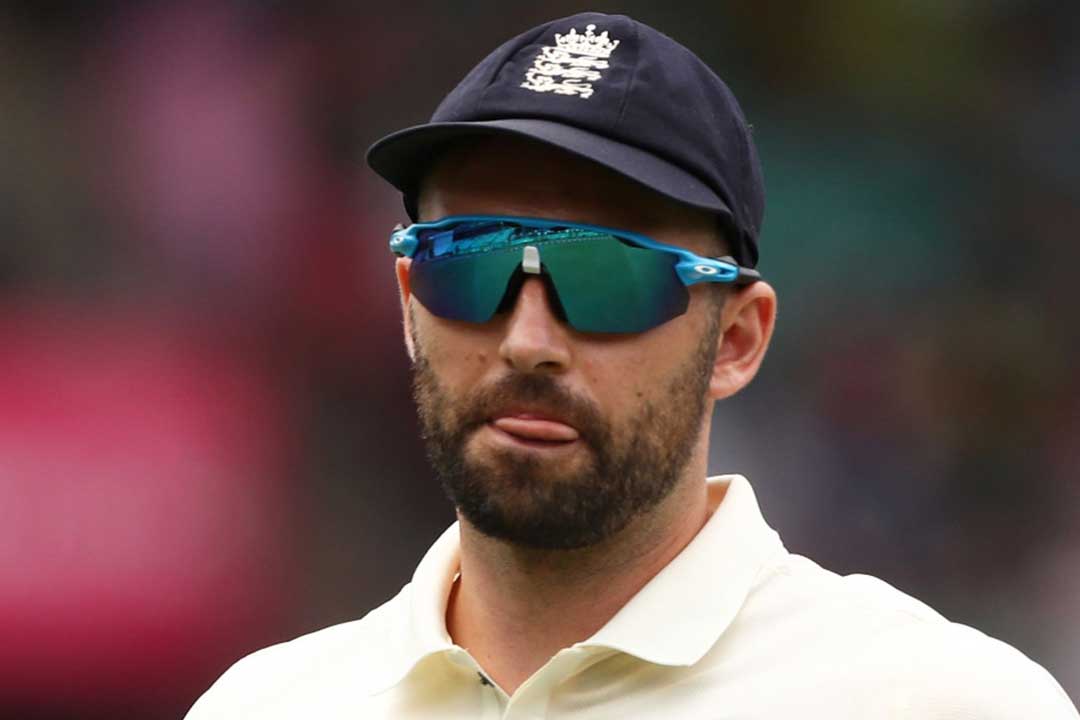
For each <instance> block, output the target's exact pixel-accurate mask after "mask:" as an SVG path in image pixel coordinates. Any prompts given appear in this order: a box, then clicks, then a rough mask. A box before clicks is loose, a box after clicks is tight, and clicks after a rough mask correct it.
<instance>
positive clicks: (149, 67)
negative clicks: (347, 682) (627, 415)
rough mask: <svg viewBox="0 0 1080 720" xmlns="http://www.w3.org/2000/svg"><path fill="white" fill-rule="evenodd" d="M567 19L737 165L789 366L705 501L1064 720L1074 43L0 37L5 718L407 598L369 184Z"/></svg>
mask: <svg viewBox="0 0 1080 720" xmlns="http://www.w3.org/2000/svg"><path fill="white" fill-rule="evenodd" d="M583 9H597V10H602V11H608V12H625V13H627V14H630V15H633V16H635V17H637V18H638V19H640V20H643V21H645V22H648V23H650V24H652V25H654V26H655V27H657V28H659V29H661V30H663V31H664V32H666V33H668V34H670V35H672V36H673V37H675V38H677V39H678V40H680V41H681V42H683V43H684V44H686V45H687V46H689V47H690V48H691V49H693V50H694V51H695V52H697V53H698V54H699V55H701V56H702V57H703V58H705V59H706V60H707V61H708V62H709V63H710V64H711V65H712V66H713V67H714V68H715V69H716V70H717V71H718V73H719V74H720V75H721V76H722V77H724V78H725V79H726V80H727V81H728V82H729V84H730V85H731V86H732V88H733V89H734V91H735V93H736V94H737V95H738V96H739V97H740V99H741V101H742V103H743V106H744V108H745V110H746V112H747V115H748V117H749V118H750V120H751V122H752V124H753V125H754V129H755V135H756V138H757V141H758V143H759V147H760V150H761V153H762V156H763V161H764V166H765V176H766V187H767V190H768V210H767V215H766V223H765V231H764V234H763V238H762V242H761V245H762V262H761V265H760V267H761V270H762V272H763V273H764V275H765V276H766V277H767V278H768V279H769V280H770V281H771V282H772V283H773V284H774V285H775V286H776V287H777V290H778V292H779V295H780V316H779V327H778V334H777V337H776V338H775V341H774V346H773V349H772V351H771V353H770V357H769V358H768V360H767V361H766V365H765V368H764V370H763V372H762V375H761V376H760V377H759V378H758V380H757V381H756V382H755V384H754V385H753V386H752V387H751V388H750V389H749V390H748V391H747V392H746V393H744V394H743V395H742V396H740V397H737V398H735V399H732V400H731V401H728V402H726V403H724V404H722V405H721V406H720V407H719V408H718V410H717V416H716V418H715V422H714V439H713V457H712V458H711V459H710V470H712V471H713V472H742V473H745V474H747V475H748V476H749V477H750V479H751V481H752V482H753V483H754V486H755V488H756V489H757V491H758V494H759V496H760V498H761V501H762V505H763V509H764V512H765V515H766V518H767V519H768V520H769V521H770V522H771V523H772V524H773V526H774V527H776V528H777V529H778V530H779V531H780V532H781V535H782V537H784V539H785V541H786V544H787V545H788V547H789V548H790V549H792V550H793V551H795V552H799V553H803V554H806V555H809V556H810V557H812V558H814V559H815V560H817V561H819V562H820V563H821V564H823V565H825V566H826V567H829V568H831V569H834V570H837V571H839V572H844V573H851V572H867V573H871V574H875V575H879V576H881V577H883V578H884V579H886V580H887V581H889V582H891V583H892V584H894V585H896V586H898V587H899V588H901V589H902V590H905V591H907V592H910V593H912V594H914V595H916V596H917V597H919V598H921V599H923V600H925V601H927V602H929V603H930V604H931V605H933V606H934V607H936V608H937V609H939V610H940V611H942V612H943V613H944V614H945V615H946V616H948V617H949V618H951V619H953V620H957V621H960V622H964V623H968V624H972V625H975V626H977V627H979V628H980V629H983V630H985V631H987V632H989V633H990V634H993V635H995V636H997V637H1000V638H1002V639H1004V640H1006V641H1008V642H1010V643H1013V644H1015V645H1016V646H1017V647H1019V648H1020V649H1021V650H1023V651H1024V652H1026V653H1027V654H1029V655H1030V656H1032V657H1033V658H1035V659H1036V660H1038V661H1039V662H1041V663H1042V664H1044V665H1045V666H1046V667H1048V669H1050V670H1051V672H1053V673H1054V674H1055V676H1057V677H1058V679H1059V680H1060V681H1061V683H1062V684H1063V685H1064V686H1065V688H1066V690H1067V691H1068V692H1069V693H1070V695H1071V696H1072V697H1073V699H1074V701H1076V700H1078V699H1080V572H1078V568H1080V522H1078V520H1080V485H1078V483H1077V480H1080V379H1078V376H1077V374H1076V372H1074V369H1075V366H1076V364H1077V361H1078V360H1080V323H1078V322H1077V320H1076V313H1077V311H1076V308H1077V306H1078V304H1077V301H1076V299H1075V297H1074V295H1075V292H1074V285H1075V284H1076V280H1075V278H1074V274H1075V271H1076V268H1078V267H1080V234H1078V230H1077V229H1078V228H1080V142H1078V132H1077V128H1080V4H1077V3H1075V2H1064V1H1061V0H997V1H996V2H973V1H970V0H955V1H954V2H948V3H933V2H914V3H911V2H897V1H896V0H869V1H868V0H830V1H829V2H817V1H811V0H799V1H798V2H791V3H752V2H745V1H743V0H730V1H729V2H719V3H718V2H709V3H706V2H700V1H696V0H695V1H693V2H690V1H688V2H684V3H678V4H670V3H669V4H656V3H651V2H645V1H644V0H639V1H636V2H622V3H614V2H596V3H591V4H585V3H581V2H571V1H570V0H552V1H550V2H546V3H543V4H536V5H528V4H507V3H496V2H468V3H436V2H418V3H388V4H386V5H385V6H380V7H374V6H372V5H370V4H368V3H348V2H321V3H311V2H305V3H301V2H288V1H287V0H277V1H271V0H261V1H256V0H246V1H241V0H231V1H228V2H223V1H221V0H205V1H203V2H199V1H190V2H158V3H140V2H134V1H133V0H132V1H128V2H124V1H120V0H112V1H111V2H99V3H92V4H86V3H77V2H72V1H67V2H65V1H64V0H49V1H48V2H34V1H32V0H9V1H8V2H7V3H4V4H3V6H2V7H0V715H2V716H4V717H20V718H28V719H29V720H34V719H38V720H60V719H68V718H97V717H102V718H104V717H109V718H115V717H139V718H149V719H151V720H153V719H155V718H162V719H164V718H175V717H179V716H181V715H182V714H183V712H184V711H185V710H186V708H187V707H188V706H189V705H190V704H191V703H192V702H193V701H194V700H195V698H196V697H197V695H198V694H199V693H200V692H201V691H202V690H203V689H205V687H206V686H208V685H209V683H210V682H211V681H212V680H213V679H214V678H215V677H216V676H217V675H219V674H220V673H221V672H222V671H224V669H225V668H226V667H227V666H228V665H229V664H230V663H231V662H233V661H234V660H236V659H237V658H239V657H240V656H241V655H243V654H246V653H247V652H249V651H251V650H253V649H255V648H257V647H260V646H263V645H267V644H270V643H273V642H279V641H282V640H286V639H289V638H291V637H294V636H296V635H298V634H300V633H303V632H307V631H310V630H313V629H316V628H319V627H323V626H325V625H329V624H332V623H335V622H340V621H343V620H347V619H351V618H356V617H359V616H361V615H363V614H364V613H365V612H366V611H368V610H370V609H371V608H373V607H375V606H376V605H378V604H379V603H381V602H382V601H383V600H385V599H387V598H388V597H390V596H391V595H392V594H393V593H394V592H396V590H397V589H398V588H399V587H400V586H401V584H403V583H404V582H407V581H408V578H409V576H410V575H411V572H412V568H413V567H414V565H415V562H416V561H417V559H418V558H419V557H420V555H421V554H422V553H423V551H424V549H426V547H427V546H428V545H429V544H430V542H431V541H432V540H433V539H434V537H435V536H436V535H437V533H438V532H439V531H440V530H441V529H442V528H443V527H445V525H446V524H447V523H449V522H450V521H451V520H452V513H451V509H450V507H449V505H448V504H447V503H446V501H445V500H444V499H443V497H442V494H441V491H440V490H439V489H438V487H437V482H436V481H435V480H434V479H433V478H432V477H431V472H430V470H429V469H428V467H427V465H426V463H425V461H424V457H423V448H422V446H421V444H420V442H419V440H418V439H417V431H416V421H415V415H414V411H413V406H412V402H411V399H410V391H409V371H408V367H407V359H406V357H405V354H404V351H403V349H402V345H401V339H400V308H399V304H398V300H397V296H396V287H395V284H394V279H393V275H392V273H391V272H390V269H391V259H390V256H389V253H388V251H387V249H386V239H387V236H388V231H389V229H390V228H391V227H392V226H393V225H394V223H396V222H398V221H400V220H403V219H404V213H403V212H402V209H401V204H400V198H399V197H398V196H396V195H395V193H394V192H392V190H391V189H390V188H388V187H387V186H385V185H383V184H382V183H381V181H378V180H377V179H376V178H374V177H373V176H372V175H371V174H370V173H369V172H367V171H366V169H365V167H364V166H363V161H362V158H363V151H364V149H365V148H366V146H367V145H368V144H369V143H370V142H372V141H373V140H375V139H376V138H378V137H379V136H381V135H382V134H385V133H386V132H389V131H391V130H394V129H398V128H400V127H404V126H407V125H410V124H416V123H420V122H423V121H424V120H426V118H427V115H429V114H430V112H431V110H432V109H433V108H434V105H435V104H436V102H437V101H438V100H439V99H441V97H442V96H443V95H444V94H445V93H446V92H447V91H448V90H449V89H450V88H451V87H453V85H454V84H455V83H456V82H457V80H458V79H459V78H460V77H461V76H462V75H463V74H464V73H465V72H466V71H467V70H468V69H469V68H471V67H472V65H473V64H475V63H476V62H477V61H478V60H479V59H480V58H481V57H483V56H484V55H485V54H486V53H487V52H488V51H489V50H490V49H492V48H493V47H494V46H495V45H496V44H498V43H500V42H501V41H503V40H504V39H506V38H508V37H510V36H511V35H513V34H516V33H517V32H520V31H521V30H524V29H525V28H527V27H530V26H532V25H534V24H537V23H539V22H541V21H543V20H546V19H550V18H552V17H558V16H561V15H568V14H571V13H573V12H577V11H580V10H583ZM687 111H688V112H692V111H693V109H692V108H688V109H687ZM1069 308H1073V309H1072V310H1070V309H1069Z"/></svg>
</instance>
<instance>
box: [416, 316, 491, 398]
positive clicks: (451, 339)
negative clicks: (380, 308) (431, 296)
mask: <svg viewBox="0 0 1080 720" xmlns="http://www.w3.org/2000/svg"><path fill="white" fill-rule="evenodd" d="M417 325H418V327H417V338H416V339H417V341H418V343H419V344H420V345H421V347H422V351H423V353H424V355H425V357H426V358H427V359H428V362H429V363H431V365H432V367H435V368H438V373H439V377H440V379H441V380H442V381H443V382H447V383H450V384H453V385H455V386H458V385H461V384H468V383H469V382H475V381H476V379H478V378H479V377H480V376H482V375H483V374H484V373H485V372H486V370H487V368H488V366H489V365H490V364H491V362H492V359H493V358H494V357H496V355H497V353H496V352H495V350H494V349H493V348H492V347H490V341H489V338H486V337H485V336H484V334H483V333H475V332H469V329H468V328H464V329H462V328H456V327H448V324H447V323H445V322H440V321H437V320H434V319H432V318H431V317H430V316H428V317H426V318H424V320H422V321H420V320H419V318H418V323H417Z"/></svg>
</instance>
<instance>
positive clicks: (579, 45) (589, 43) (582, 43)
mask: <svg viewBox="0 0 1080 720" xmlns="http://www.w3.org/2000/svg"><path fill="white" fill-rule="evenodd" d="M595 29H596V26H595V25H586V26H585V33H584V34H583V35H578V31H577V30H575V29H574V28H570V32H568V33H566V34H565V35H560V34H559V33H555V44H556V45H558V46H559V48H560V49H562V50H565V51H566V52H571V53H574V54H576V55H589V56H591V57H596V58H609V57H611V53H612V52H614V50H615V48H617V47H619V41H618V40H609V39H608V34H607V30H605V31H604V32H602V33H600V34H599V35H595V34H594V33H593V30H595Z"/></svg>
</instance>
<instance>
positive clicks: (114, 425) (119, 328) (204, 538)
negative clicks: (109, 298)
mask: <svg viewBox="0 0 1080 720" xmlns="http://www.w3.org/2000/svg"><path fill="white" fill-rule="evenodd" d="M0 347H2V348H3V352H2V353H0V568H2V572H0V637H2V638H4V640H3V642H2V643H0V678H3V681H2V684H0V706H8V707H31V706H33V705H34V704H35V703H37V704H40V703H47V704H50V705H69V706H72V707H83V708H86V707H94V706H95V704H96V703H98V702H99V701H100V700H101V699H102V698H112V699H113V702H115V701H119V700H120V699H122V702H123V703H124V704H125V705H127V706H129V707H140V706H151V705H153V704H155V703H156V704H158V705H160V704H161V702H162V700H163V699H165V698H170V697H173V698H175V700H176V702H181V701H182V700H186V699H187V697H188V696H189V695H190V692H191V688H192V687H195V686H197V685H198V683H199V682H203V683H205V682H208V681H209V680H210V677H208V673H211V672H217V671H218V670H219V669H220V667H221V666H223V665H224V664H227V663H228V662H229V661H230V660H231V659H232V658H233V657H235V655H236V654H237V652H238V650H237V648H246V647H249V646H251V645H252V644H253V643H257V642H259V641H265V634H266V632H267V630H268V628H273V627H277V626H278V625H279V624H280V622H281V618H282V617H283V616H285V615H287V613H288V612H289V611H290V608H291V607H292V604H293V602H294V598H291V597H288V596H285V595H283V594H282V592H281V588H283V587H288V580H289V578H287V577H285V576H286V575H288V574H289V572H290V569H291V568H293V567H294V564H293V563H290V562H288V560H289V557H288V556H289V555H290V553H291V551H292V548H293V547H294V545H295V538H294V532H295V530H296V528H295V523H293V522H290V521H289V520H287V512H288V511H289V508H290V504H291V503H292V499H291V498H290V491H289V488H288V487H287V486H286V485H285V483H284V480H285V478H286V477H287V473H288V471H289V467H290V463H291V462H292V459H291V455H292V453H293V451H294V448H291V447H290V446H289V444H288V442H287V437H288V434H287V432H285V430H286V428H285V425H286V423H287V422H288V418H287V417H286V416H285V415H284V412H283V407H282V404H281V403H280V401H279V399H278V398H277V397H276V395H275V391H274V388H273V386H271V385H270V384H268V383H267V378H266V373H265V372H264V371H263V370H262V369H261V368H260V367H259V366H258V363H256V362H252V361H251V360H245V355H244V354H243V353H238V352H235V349H234V348H230V347H228V346H227V345H226V344H224V343H223V342H222V341H221V340H220V339H215V338H214V337H213V336H212V335H210V334H208V333H206V332H204V331H202V332H199V331H194V330H187V329H185V328H184V326H183V325H182V324H179V323H176V322H167V323H162V322H161V319H160V318H155V317H152V316H149V315H147V314H138V313H135V312H133V311H131V310H126V311H123V312H116V313H109V312H104V313H103V312H95V313H87V311H86V308H70V307H55V306H53V307H41V306H38V307H33V308H20V307H7V308H5V309H4V310H3V312H2V314H0ZM211 668H213V669H212V670H211ZM58 694H59V695H60V696H61V697H58Z"/></svg>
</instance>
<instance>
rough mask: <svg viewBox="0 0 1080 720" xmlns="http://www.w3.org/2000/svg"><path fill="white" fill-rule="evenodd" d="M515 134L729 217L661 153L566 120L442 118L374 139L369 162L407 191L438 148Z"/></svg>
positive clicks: (721, 204) (413, 189)
mask: <svg viewBox="0 0 1080 720" xmlns="http://www.w3.org/2000/svg"><path fill="white" fill-rule="evenodd" d="M494 134H501V135H516V136H520V137H526V138H530V139H532V140H536V141H538V142H541V143H545V144H547V145H551V146H553V147H557V148H561V149H563V150H565V151H567V152H570V153H573V154H574V155H578V156H580V157H583V158H585V159H587V160H592V161H593V162H596V163H599V164H600V165H603V166H605V167H608V168H610V169H612V170H614V171H615V172H617V173H619V174H620V175H624V176H626V177H627V178H629V179H631V180H634V181H635V182H638V183H640V184H642V185H644V186H645V187H648V188H651V189H652V190H655V191H657V192H659V193H660V194H662V195H666V196H668V197H670V198H672V199H673V200H678V201H679V202H682V203H686V204H687V205H692V206H694V207H698V208H702V209H705V210H711V211H712V212H715V213H719V214H721V215H724V216H726V217H728V218H730V217H731V211H730V209H729V208H728V206H727V205H726V204H725V203H724V201H723V200H722V199H721V198H720V197H719V196H717V194H716V193H715V192H713V191H712V190H711V189H710V188H709V186H708V185H706V184H705V183H703V182H701V180H699V179H697V177H695V176H694V175H692V174H690V173H688V172H686V171H685V170H683V169H682V168H680V167H678V166H677V165H673V164H672V163H669V162H668V161H666V160H664V159H663V158H660V157H657V156H656V155H653V154H651V153H649V152H646V151H644V150H641V149H640V148H637V147H633V146H631V145H624V144H622V143H620V142H618V141H615V140H612V139H610V138H607V137H604V136H602V135H597V134H595V133H592V132H589V131H587V130H582V129H580V128H576V127H573V126H570V125H563V124H561V123H556V122H552V121H549V120H539V119H532V118H521V119H507V120H485V121H477V122H444V123H429V124H427V125H417V126H415V127H411V128H406V129H404V130H400V131H398V132H395V133H393V134H391V135H387V136H386V137H384V138H383V139H381V140H379V141H378V142H376V143H375V144H374V145H372V146H371V147H370V148H369V149H368V152H367V162H368V165H370V166H371V168H372V169H373V170H374V171H375V172H377V173H378V174H379V175H381V176H382V177H384V178H385V179H386V180H387V181H389V182H390V183H391V184H392V185H393V186H394V187H396V188H397V189H399V190H401V191H402V192H403V193H405V194H406V196H408V195H411V194H412V193H415V192H416V189H417V184H418V183H419V181H420V179H421V176H422V174H423V173H424V172H425V171H426V170H427V169H428V167H429V164H430V162H431V160H432V158H433V157H435V155H436V154H437V152H438V150H439V148H440V147H441V146H443V145H445V144H446V143H449V142H451V141H453V140H457V139H459V138H463V137H469V136H476V135H494Z"/></svg>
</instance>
